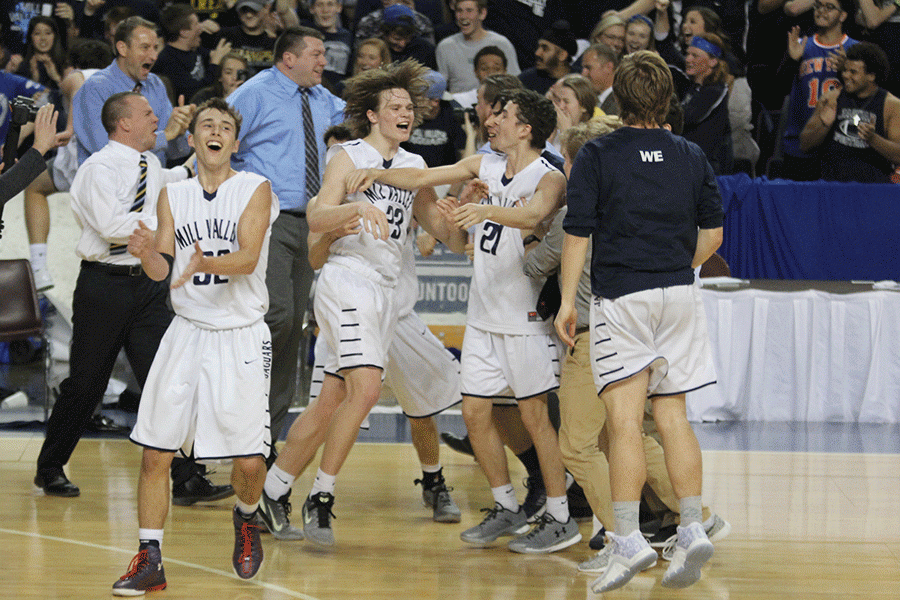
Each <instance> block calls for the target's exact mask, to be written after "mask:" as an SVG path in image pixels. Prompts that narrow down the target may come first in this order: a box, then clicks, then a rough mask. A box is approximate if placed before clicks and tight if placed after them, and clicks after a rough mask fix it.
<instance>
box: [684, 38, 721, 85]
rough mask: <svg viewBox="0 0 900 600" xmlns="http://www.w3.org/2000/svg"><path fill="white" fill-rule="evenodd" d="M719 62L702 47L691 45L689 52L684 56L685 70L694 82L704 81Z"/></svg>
mask: <svg viewBox="0 0 900 600" xmlns="http://www.w3.org/2000/svg"><path fill="white" fill-rule="evenodd" d="M718 62H719V61H718V60H716V59H715V58H713V57H712V56H710V55H709V54H707V53H706V52H705V51H703V50H701V49H700V48H696V47H694V46H691V47H689V48H688V49H687V54H686V55H685V57H684V64H685V68H684V72H685V73H686V74H687V76H688V77H690V78H691V80H692V81H694V83H703V81H704V80H705V79H706V78H707V77H708V76H709V74H710V73H712V70H713V69H714V68H715V66H716V64H718Z"/></svg>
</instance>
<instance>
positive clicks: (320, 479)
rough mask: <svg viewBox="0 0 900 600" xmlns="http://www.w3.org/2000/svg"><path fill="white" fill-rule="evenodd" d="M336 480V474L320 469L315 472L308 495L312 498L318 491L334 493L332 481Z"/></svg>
mask: <svg viewBox="0 0 900 600" xmlns="http://www.w3.org/2000/svg"><path fill="white" fill-rule="evenodd" d="M335 481H337V475H329V474H328V473H326V472H325V471H323V470H322V469H319V470H318V472H317V473H316V480H315V481H313V486H312V489H311V490H310V491H309V497H310V498H312V497H313V496H315V495H316V494H318V493H319V492H325V493H326V494H332V495H334V483H335Z"/></svg>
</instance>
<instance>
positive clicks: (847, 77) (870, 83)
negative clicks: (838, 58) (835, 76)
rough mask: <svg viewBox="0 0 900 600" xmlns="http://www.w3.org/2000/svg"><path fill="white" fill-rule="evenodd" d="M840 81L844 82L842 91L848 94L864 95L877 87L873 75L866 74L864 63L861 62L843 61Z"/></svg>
mask: <svg viewBox="0 0 900 600" xmlns="http://www.w3.org/2000/svg"><path fill="white" fill-rule="evenodd" d="M841 79H842V80H843V82H844V91H845V92H847V93H848V94H854V95H856V94H859V93H860V92H862V93H863V94H864V95H866V93H867V92H870V91H873V90H875V89H876V88H877V87H878V84H876V83H875V73H868V72H866V63H865V62H863V61H861V60H848V61H845V62H844V68H843V69H842V70H841Z"/></svg>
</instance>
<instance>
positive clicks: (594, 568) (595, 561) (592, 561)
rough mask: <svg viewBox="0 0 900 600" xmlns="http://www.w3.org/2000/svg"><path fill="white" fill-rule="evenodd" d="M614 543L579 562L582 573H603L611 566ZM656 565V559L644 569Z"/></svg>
mask: <svg viewBox="0 0 900 600" xmlns="http://www.w3.org/2000/svg"><path fill="white" fill-rule="evenodd" d="M612 551H613V545H612V544H606V545H605V546H603V549H602V550H600V552H598V553H597V554H595V555H594V556H592V557H590V558H589V559H587V560H586V561H584V562H580V563H578V570H579V571H580V572H582V573H598V574H599V573H603V572H604V571H606V567H608V566H609V557H610V556H611V555H612ZM655 566H656V561H655V560H654V561H653V564H652V565H647V566H646V567H644V570H645V571H646V570H647V569H652V568H653V567H655Z"/></svg>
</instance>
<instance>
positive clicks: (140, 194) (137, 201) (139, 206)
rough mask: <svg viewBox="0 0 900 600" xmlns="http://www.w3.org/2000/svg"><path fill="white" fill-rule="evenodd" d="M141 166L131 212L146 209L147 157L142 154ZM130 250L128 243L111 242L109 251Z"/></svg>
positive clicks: (115, 252)
mask: <svg viewBox="0 0 900 600" xmlns="http://www.w3.org/2000/svg"><path fill="white" fill-rule="evenodd" d="M138 165H140V167H141V173H140V175H138V187H137V193H136V194H135V195H134V202H132V204H131V208H130V209H129V210H130V211H131V212H141V211H142V210H143V209H144V197H145V196H146V195H147V158H146V157H145V156H144V155H143V154H141V161H140V162H139V163H138ZM126 250H128V244H110V245H109V253H110V254H111V255H116V254H125V251H126Z"/></svg>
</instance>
